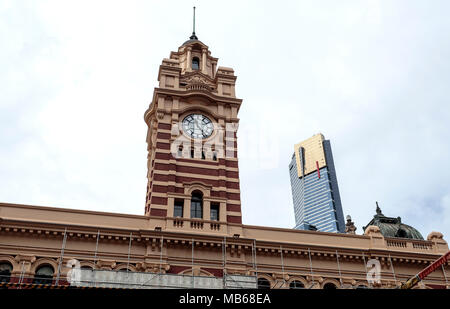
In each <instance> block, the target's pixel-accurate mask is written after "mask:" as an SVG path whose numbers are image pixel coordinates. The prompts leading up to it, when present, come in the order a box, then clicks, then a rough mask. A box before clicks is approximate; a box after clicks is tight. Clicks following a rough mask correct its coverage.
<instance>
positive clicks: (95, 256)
mask: <svg viewBox="0 0 450 309" xmlns="http://www.w3.org/2000/svg"><path fill="white" fill-rule="evenodd" d="M99 238H100V230H97V238H96V243H95V253H94V267H96V266H95V263H96V262H97V250H98V239H99Z"/></svg>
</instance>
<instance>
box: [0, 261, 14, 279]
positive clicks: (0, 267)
mask: <svg viewBox="0 0 450 309" xmlns="http://www.w3.org/2000/svg"><path fill="white" fill-rule="evenodd" d="M12 269H13V267H12V265H11V264H9V263H1V264H0V283H4V282H5V283H8V282H9V280H10V279H11V272H12Z"/></svg>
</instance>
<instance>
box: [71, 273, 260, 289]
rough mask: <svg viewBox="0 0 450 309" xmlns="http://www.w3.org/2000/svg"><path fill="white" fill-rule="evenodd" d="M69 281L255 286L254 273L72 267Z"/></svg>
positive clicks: (156, 285) (134, 286)
mask: <svg viewBox="0 0 450 309" xmlns="http://www.w3.org/2000/svg"><path fill="white" fill-rule="evenodd" d="M70 282H71V285H72V286H77V287H100V288H123V289H164V288H167V289H179V288H182V289H189V288H195V289H226V288H229V289H256V288H257V279H256V277H255V276H241V275H226V276H225V277H224V278H215V277H206V276H189V275H176V274H155V273H142V272H126V271H108V270H90V269H78V270H75V269H74V270H72V274H71V280H70Z"/></svg>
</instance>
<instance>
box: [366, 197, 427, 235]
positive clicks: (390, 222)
mask: <svg viewBox="0 0 450 309" xmlns="http://www.w3.org/2000/svg"><path fill="white" fill-rule="evenodd" d="M369 225H375V226H378V227H379V228H380V232H381V234H383V236H384V237H396V238H411V239H420V240H423V237H422V235H421V234H420V232H419V231H418V230H416V229H415V228H413V227H412V226H410V225H407V224H404V223H402V221H401V218H400V217H397V218H391V217H386V216H385V215H383V213H382V212H381V209H380V207H378V204H377V214H376V215H374V216H373V219H372V220H371V221H370V222H369V224H367V226H365V227H363V229H364V230H365V229H366V228H367V227H368V226H369Z"/></svg>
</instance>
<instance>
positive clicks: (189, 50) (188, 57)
mask: <svg viewBox="0 0 450 309" xmlns="http://www.w3.org/2000/svg"><path fill="white" fill-rule="evenodd" d="M191 49H192V48H191V47H188V48H187V65H186V71H187V72H191V71H192V59H191V58H192V56H191Z"/></svg>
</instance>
